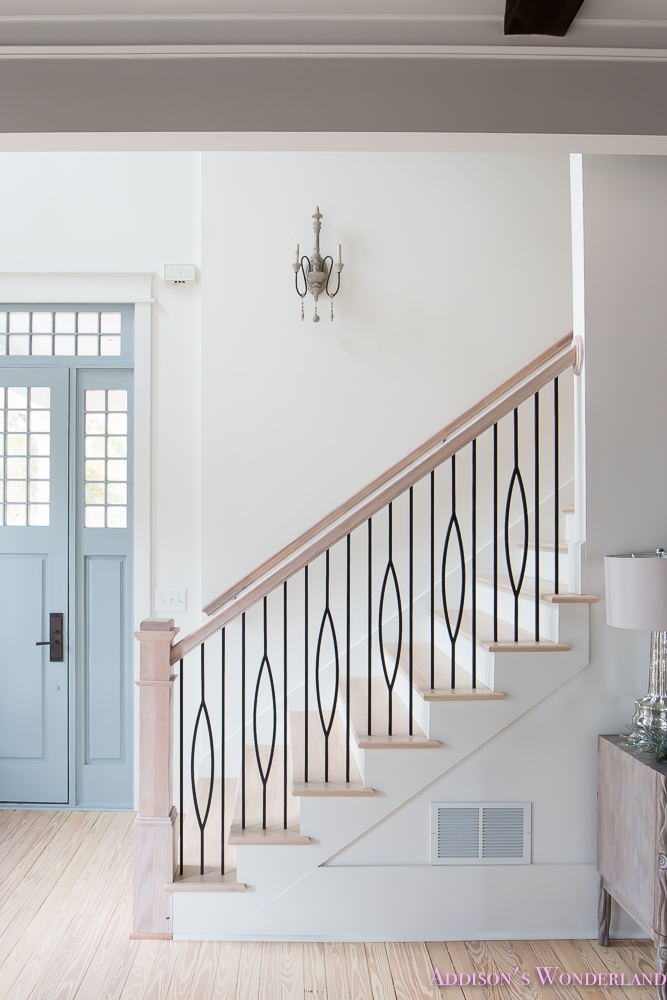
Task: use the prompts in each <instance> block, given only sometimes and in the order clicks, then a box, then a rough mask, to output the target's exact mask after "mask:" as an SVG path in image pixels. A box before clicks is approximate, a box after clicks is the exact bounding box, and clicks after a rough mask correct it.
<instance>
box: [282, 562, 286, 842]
mask: <svg viewBox="0 0 667 1000" xmlns="http://www.w3.org/2000/svg"><path fill="white" fill-rule="evenodd" d="M286 829H287V580H285V582H284V584H283V830H286Z"/></svg>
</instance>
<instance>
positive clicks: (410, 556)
mask: <svg viewBox="0 0 667 1000" xmlns="http://www.w3.org/2000/svg"><path fill="white" fill-rule="evenodd" d="M408 560H409V564H410V576H409V588H410V592H409V594H408V597H409V601H410V608H409V611H408V621H409V625H410V651H409V658H408V681H409V685H410V690H409V693H408V735H409V736H412V735H413V733H412V730H413V723H412V719H413V705H412V672H413V646H414V639H413V618H414V601H415V587H414V582H415V581H414V575H415V574H414V568H415V567H414V488H413V487H412V486H411V487H410V535H409V553H408ZM431 617H433V616H431Z"/></svg>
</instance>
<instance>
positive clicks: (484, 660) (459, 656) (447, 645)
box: [434, 618, 494, 691]
mask: <svg viewBox="0 0 667 1000" xmlns="http://www.w3.org/2000/svg"><path fill="white" fill-rule="evenodd" d="M434 635H435V644H436V646H437V647H438V649H441V650H442V652H443V653H445V654H446V655H447V656H450V657H451V654H452V646H451V642H450V639H449V633H448V631H447V626H446V625H445V624H444V622H442V621H440V619H439V618H436V620H435V631H434ZM456 663H457V666H460V667H462V668H463V669H464V670H466V671H467V672H468V673H469V674H472V642H471V640H470V639H468V638H466V636H463V635H459V637H458V639H457V640H456ZM476 668H477V680H478V681H480V683H482V684H485V685H486V687H488V688H491V690H492V691H493V690H494V687H493V653H489V652H488V651H487V650H486V649H484V647H483V646H479V645H478V646H477V663H476ZM447 680H448V679H447V678H440V676H438V678H437V679H436V685H437V686H438V687H440V686H442V685H443V683H446V682H447Z"/></svg>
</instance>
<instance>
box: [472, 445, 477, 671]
mask: <svg viewBox="0 0 667 1000" xmlns="http://www.w3.org/2000/svg"><path fill="white" fill-rule="evenodd" d="M471 477H472V524H471V536H472V567H471V568H472V687H473V690H474V689H475V688H476V687H477V438H475V440H474V441H473V442H472V473H471Z"/></svg>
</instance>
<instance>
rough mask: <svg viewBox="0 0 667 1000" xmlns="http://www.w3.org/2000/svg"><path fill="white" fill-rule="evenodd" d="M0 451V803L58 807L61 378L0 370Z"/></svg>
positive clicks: (64, 403)
mask: <svg viewBox="0 0 667 1000" xmlns="http://www.w3.org/2000/svg"><path fill="white" fill-rule="evenodd" d="M0 445H1V447H0V487H2V497H1V498H0V514H1V517H0V692H1V693H0V801H3V802H16V803H35V804H37V803H52V804H66V803H67V802H68V801H69V787H68V786H69V779H68V761H69V750H68V746H69V741H68V715H69V703H68V690H69V680H68V678H69V663H68V642H67V636H68V628H69V622H68V614H67V612H68V548H69V488H68V487H69V482H68V480H69V454H68V451H69V372H68V370H67V369H65V368H51V369H45V368H37V367H31V368H19V367H13V368H7V369H4V370H0ZM52 614H62V616H63V619H62V621H63V635H62V643H61V647H62V653H61V654H60V655H61V657H62V658H59V657H58V654H59V652H60V651H59V650H58V649H57V643H51V644H47V645H38V643H49V640H50V638H51V615H52ZM54 653H55V654H56V655H55V656H54Z"/></svg>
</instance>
